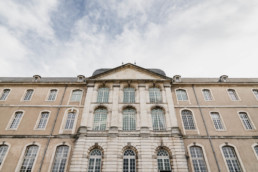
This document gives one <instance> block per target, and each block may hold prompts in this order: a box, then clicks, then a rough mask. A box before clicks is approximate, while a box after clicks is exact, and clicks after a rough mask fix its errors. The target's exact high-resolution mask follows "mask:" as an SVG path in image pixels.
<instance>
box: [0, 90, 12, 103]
mask: <svg viewBox="0 0 258 172" xmlns="http://www.w3.org/2000/svg"><path fill="white" fill-rule="evenodd" d="M5 90H10V91H9V93H8V94H7V96H6V97H5V99H3V100H1V99H0V101H6V100H7V99H8V97H9V95H10V94H11V91H12V90H11V89H10V88H4V89H3V90H2V91H1V95H0V98H1V97H2V96H3V94H4V91H5Z"/></svg>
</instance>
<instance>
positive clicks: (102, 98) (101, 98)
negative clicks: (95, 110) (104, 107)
mask: <svg viewBox="0 0 258 172" xmlns="http://www.w3.org/2000/svg"><path fill="white" fill-rule="evenodd" d="M108 97H109V89H108V88H106V87H102V88H99V89H98V97H97V102H98V103H107V102H108Z"/></svg>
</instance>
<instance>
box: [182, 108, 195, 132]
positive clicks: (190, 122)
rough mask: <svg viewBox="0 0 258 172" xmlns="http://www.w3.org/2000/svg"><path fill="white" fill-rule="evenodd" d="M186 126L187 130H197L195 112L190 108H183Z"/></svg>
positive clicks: (183, 118)
mask: <svg viewBox="0 0 258 172" xmlns="http://www.w3.org/2000/svg"><path fill="white" fill-rule="evenodd" d="M181 115H182V120H183V124H184V128H185V129H186V130H195V125H194V119H193V114H192V112H191V111H189V110H183V111H182V112H181Z"/></svg>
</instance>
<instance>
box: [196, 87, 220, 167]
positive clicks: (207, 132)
mask: <svg viewBox="0 0 258 172" xmlns="http://www.w3.org/2000/svg"><path fill="white" fill-rule="evenodd" d="M192 88H193V92H194V96H195V100H196V103H197V105H198V109H199V111H200V114H201V117H202V122H203V124H204V128H205V131H206V134H207V136H208V139H209V142H210V145H211V149H212V153H213V156H214V158H215V161H216V165H217V168H218V171H219V172H221V170H220V167H219V163H218V159H217V156H216V153H215V151H214V147H213V144H212V141H211V137H210V135H209V131H208V128H207V125H206V122H205V120H204V117H203V113H202V109H201V107H200V104H199V101H198V98H197V95H196V92H195V88H194V85H193V84H192Z"/></svg>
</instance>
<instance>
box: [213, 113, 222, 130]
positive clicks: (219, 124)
mask: <svg viewBox="0 0 258 172" xmlns="http://www.w3.org/2000/svg"><path fill="white" fill-rule="evenodd" d="M211 119H212V121H213V124H214V127H215V128H216V130H224V127H223V124H222V121H221V118H220V115H219V113H217V112H211Z"/></svg>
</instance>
